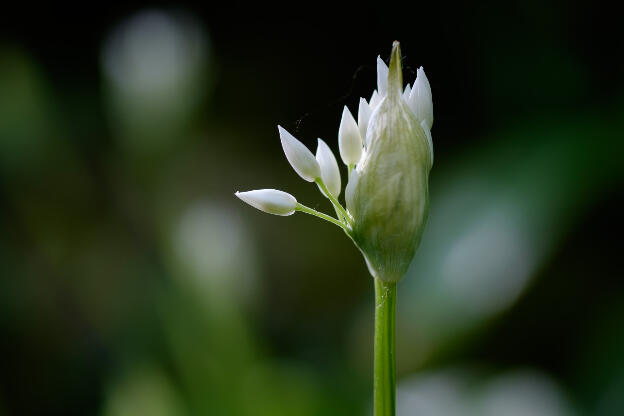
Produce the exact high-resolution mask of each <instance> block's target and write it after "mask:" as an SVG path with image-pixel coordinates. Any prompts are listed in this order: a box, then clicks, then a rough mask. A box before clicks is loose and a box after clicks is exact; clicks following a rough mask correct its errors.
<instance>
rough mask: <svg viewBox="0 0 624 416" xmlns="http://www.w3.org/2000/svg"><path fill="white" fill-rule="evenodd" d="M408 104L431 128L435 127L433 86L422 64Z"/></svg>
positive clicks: (417, 116) (419, 118)
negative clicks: (432, 97)
mask: <svg viewBox="0 0 624 416" xmlns="http://www.w3.org/2000/svg"><path fill="white" fill-rule="evenodd" d="M408 104H409V106H410V108H411V109H412V112H413V113H414V114H416V118H418V120H420V121H425V122H426V123H427V126H428V127H429V128H430V129H431V127H433V100H432V99H431V86H430V85H429V80H428V79H427V76H426V75H425V71H424V70H423V68H422V66H421V67H420V68H418V71H416V81H414V88H412V92H411V93H410V96H409V100H408Z"/></svg>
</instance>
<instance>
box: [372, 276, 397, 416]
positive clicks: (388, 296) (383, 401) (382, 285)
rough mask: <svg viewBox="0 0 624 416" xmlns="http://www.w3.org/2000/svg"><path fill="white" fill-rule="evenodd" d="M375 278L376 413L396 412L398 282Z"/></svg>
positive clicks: (389, 415) (388, 415) (387, 415)
mask: <svg viewBox="0 0 624 416" xmlns="http://www.w3.org/2000/svg"><path fill="white" fill-rule="evenodd" d="M373 280H374V281H375V340H374V374H373V408H374V416H394V413H395V408H396V404H395V403H396V387H395V386H396V358H395V336H396V335H395V320H396V283H394V282H384V281H383V280H381V279H373Z"/></svg>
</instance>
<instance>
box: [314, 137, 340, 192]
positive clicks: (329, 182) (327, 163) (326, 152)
mask: <svg viewBox="0 0 624 416" xmlns="http://www.w3.org/2000/svg"><path fill="white" fill-rule="evenodd" d="M316 161H317V162H318V164H319V166H320V167H321V179H323V183H324V184H325V186H326V187H327V189H328V190H329V192H330V193H331V194H332V195H333V196H335V197H336V198H338V195H340V189H341V186H342V184H341V181H340V169H339V168H338V162H337V161H336V157H335V156H334V153H333V152H332V151H331V149H330V148H329V146H327V143H325V142H324V141H323V140H321V139H318V147H317V148H316ZM321 192H323V190H322V189H321ZM326 196H327V195H326Z"/></svg>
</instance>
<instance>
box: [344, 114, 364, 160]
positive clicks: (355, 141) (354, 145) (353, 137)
mask: <svg viewBox="0 0 624 416" xmlns="http://www.w3.org/2000/svg"><path fill="white" fill-rule="evenodd" d="M338 150H340V157H341V158H342V161H343V162H344V163H345V165H347V166H349V165H355V164H357V163H358V162H359V161H360V158H361V157H362V138H361V137H360V130H359V128H358V125H357V123H356V122H355V119H354V118H353V116H352V115H351V112H350V111H349V109H348V108H347V106H345V108H344V110H343V111H342V119H341V120H340V128H339V129H338Z"/></svg>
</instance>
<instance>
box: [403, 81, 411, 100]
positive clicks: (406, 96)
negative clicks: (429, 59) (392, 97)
mask: <svg viewBox="0 0 624 416" xmlns="http://www.w3.org/2000/svg"><path fill="white" fill-rule="evenodd" d="M411 93H412V87H411V86H410V84H407V85H406V86H405V90H404V91H403V99H404V100H405V102H408V101H409V97H410V94H411Z"/></svg>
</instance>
